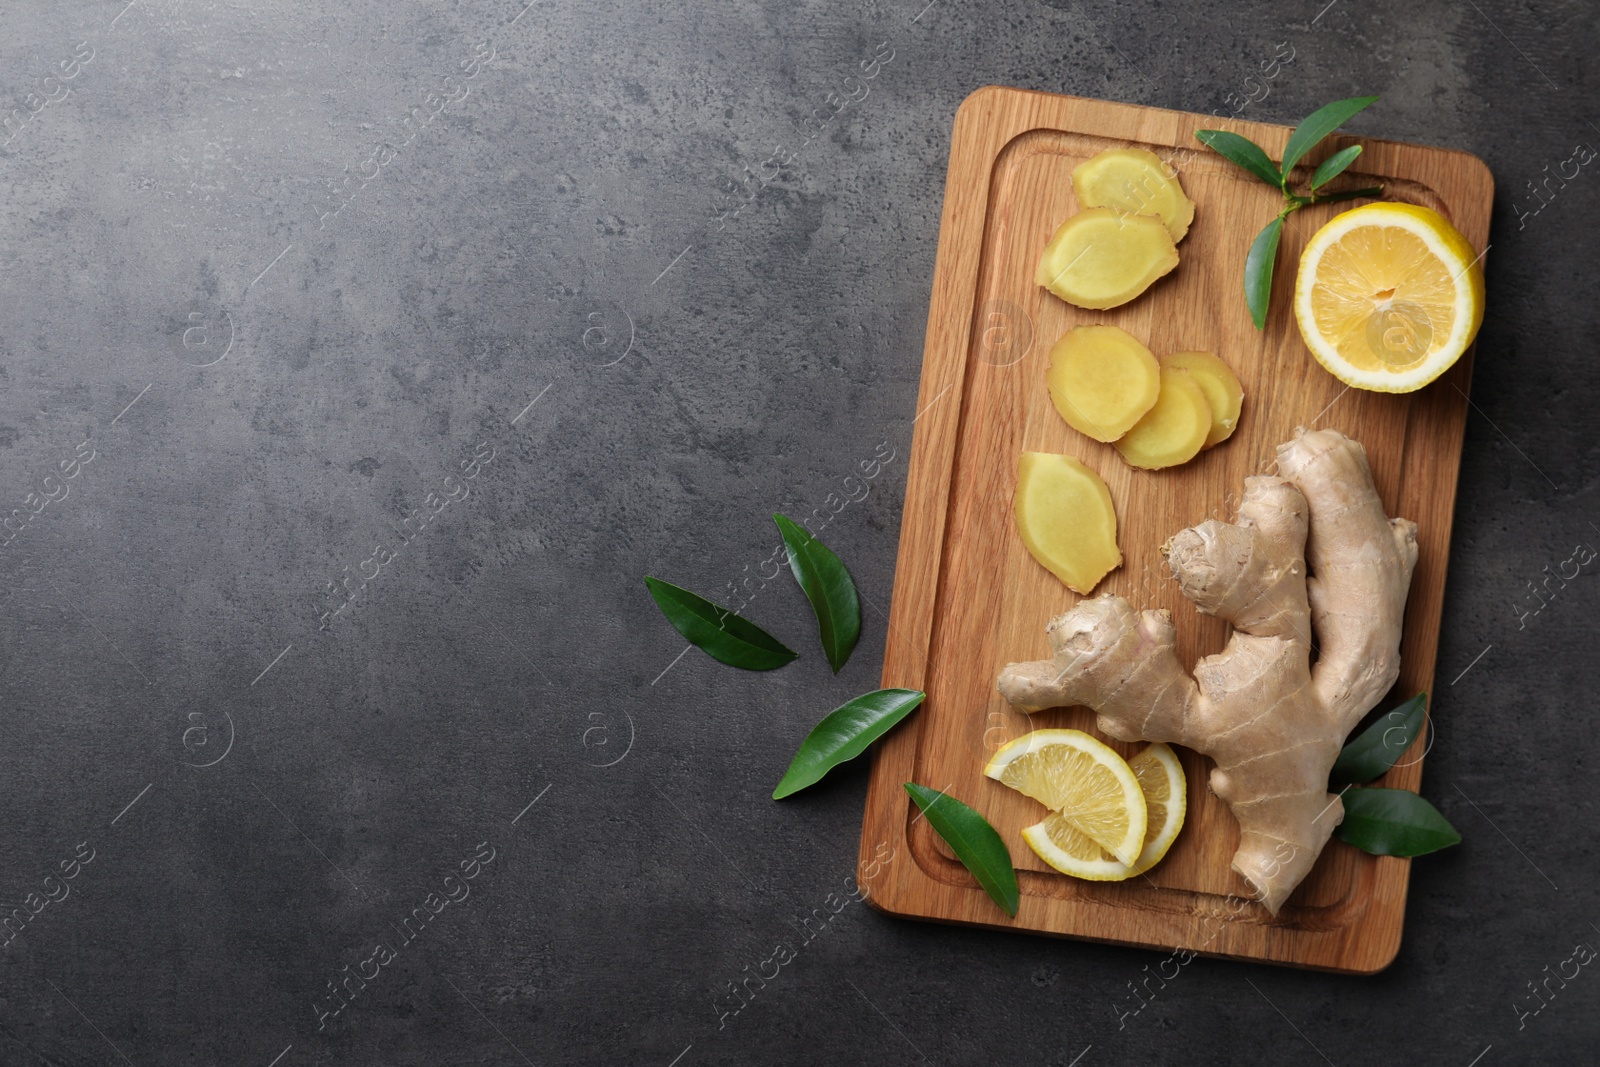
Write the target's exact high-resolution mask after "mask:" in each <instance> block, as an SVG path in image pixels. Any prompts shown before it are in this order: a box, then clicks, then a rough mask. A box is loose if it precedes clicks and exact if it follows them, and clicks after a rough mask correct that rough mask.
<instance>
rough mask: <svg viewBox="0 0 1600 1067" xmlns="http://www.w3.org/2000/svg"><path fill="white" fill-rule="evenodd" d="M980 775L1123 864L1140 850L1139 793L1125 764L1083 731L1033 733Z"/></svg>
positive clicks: (1141, 805) (996, 757)
mask: <svg viewBox="0 0 1600 1067" xmlns="http://www.w3.org/2000/svg"><path fill="white" fill-rule="evenodd" d="M983 773H984V774H986V775H988V776H989V777H990V778H993V779H995V780H996V781H997V782H1000V783H1001V784H1003V785H1008V786H1010V787H1011V788H1012V789H1015V790H1016V791H1017V792H1019V793H1023V794H1026V795H1027V796H1030V797H1032V798H1033V799H1035V800H1037V801H1038V802H1039V803H1041V804H1043V805H1044V806H1045V807H1047V808H1049V809H1050V810H1051V811H1053V812H1057V813H1059V814H1060V815H1061V816H1062V817H1063V818H1064V819H1066V821H1067V822H1069V823H1071V824H1072V826H1073V828H1074V829H1076V830H1077V831H1078V832H1079V833H1081V834H1084V835H1086V836H1087V837H1088V838H1089V839H1090V840H1092V841H1094V842H1095V843H1096V844H1097V845H1099V846H1100V847H1102V848H1104V849H1105V850H1106V851H1107V852H1109V853H1111V854H1112V855H1113V856H1115V857H1116V858H1117V859H1119V860H1121V861H1123V862H1124V863H1128V864H1132V863H1133V862H1134V861H1135V860H1136V859H1138V857H1139V852H1140V850H1141V849H1142V848H1143V847H1144V832H1145V826H1146V818H1147V816H1146V810H1145V802H1144V790H1143V789H1141V788H1140V786H1139V779H1138V778H1137V777H1136V776H1135V775H1134V773H1133V769H1132V768H1131V767H1129V766H1128V761H1127V760H1125V759H1123V758H1122V757H1121V756H1119V755H1117V754H1116V753H1115V752H1113V751H1112V750H1111V749H1110V748H1108V747H1107V746H1106V745H1105V744H1104V743H1103V742H1101V741H1096V740H1095V739H1094V738H1092V737H1090V736H1089V735H1088V734H1086V733H1084V732H1083V731H1082V730H1034V731H1033V732H1032V733H1028V734H1023V735H1022V736H1021V737H1019V738H1017V739H1016V740H1015V741H1012V742H1011V743H1010V744H1008V745H1005V746H1004V747H1002V748H1001V749H1000V750H999V751H997V752H996V753H995V754H994V758H992V759H991V760H990V761H989V765H988V766H987V767H985V768H984V769H983Z"/></svg>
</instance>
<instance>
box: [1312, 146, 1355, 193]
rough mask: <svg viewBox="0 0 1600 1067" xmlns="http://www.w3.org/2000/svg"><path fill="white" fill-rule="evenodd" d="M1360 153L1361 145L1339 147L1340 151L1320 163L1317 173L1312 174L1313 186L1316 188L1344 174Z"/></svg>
mask: <svg viewBox="0 0 1600 1067" xmlns="http://www.w3.org/2000/svg"><path fill="white" fill-rule="evenodd" d="M1360 154H1361V146H1360V145H1358V144H1353V145H1351V146H1350V147H1349V148H1341V149H1339V151H1337V152H1335V153H1334V154H1333V155H1331V156H1329V157H1328V158H1327V159H1324V160H1323V161H1322V162H1321V163H1318V164H1317V170H1316V173H1315V174H1313V175H1311V188H1313V189H1315V188H1317V187H1318V186H1320V185H1322V184H1323V183H1325V182H1330V181H1332V180H1333V179H1335V178H1337V177H1338V176H1339V175H1341V174H1343V173H1344V171H1345V168H1346V167H1348V166H1349V165H1350V164H1352V163H1354V162H1355V161H1356V157H1357V156H1359V155H1360Z"/></svg>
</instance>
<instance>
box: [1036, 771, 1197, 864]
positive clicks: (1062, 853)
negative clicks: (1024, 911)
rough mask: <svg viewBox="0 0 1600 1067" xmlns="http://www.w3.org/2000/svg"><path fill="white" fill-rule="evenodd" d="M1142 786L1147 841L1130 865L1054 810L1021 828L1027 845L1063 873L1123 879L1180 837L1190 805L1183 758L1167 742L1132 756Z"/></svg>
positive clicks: (1151, 861) (1155, 860) (1155, 859)
mask: <svg viewBox="0 0 1600 1067" xmlns="http://www.w3.org/2000/svg"><path fill="white" fill-rule="evenodd" d="M1128 766H1129V768H1130V769H1132V771H1133V773H1134V776H1135V777H1136V778H1137V779H1138V781H1139V786H1140V788H1141V789H1142V790H1143V792H1144V800H1145V810H1146V822H1147V829H1146V831H1145V840H1144V847H1143V848H1142V849H1141V850H1140V851H1139V856H1138V858H1137V859H1136V860H1135V861H1134V862H1133V863H1132V864H1131V865H1130V864H1126V863H1123V862H1122V861H1121V860H1118V859H1117V858H1116V857H1115V856H1113V855H1111V854H1110V853H1109V852H1107V851H1106V850H1105V849H1103V848H1101V847H1100V846H1099V845H1098V844H1096V843H1095V842H1094V841H1093V840H1091V839H1090V838H1089V837H1088V836H1086V835H1084V834H1082V833H1080V832H1079V831H1078V830H1077V829H1075V828H1074V827H1073V825H1072V824H1071V823H1070V822H1068V821H1067V820H1066V819H1065V818H1063V817H1062V816H1060V815H1059V814H1057V813H1055V812H1051V813H1050V814H1049V815H1047V816H1045V818H1044V820H1043V821H1042V822H1039V823H1036V824H1034V825H1033V826H1030V827H1028V828H1026V829H1025V830H1023V831H1022V839H1023V840H1024V841H1026V842H1027V843H1028V847H1029V848H1031V849H1033V851H1034V852H1035V853H1036V854H1037V855H1038V856H1039V858H1040V859H1042V860H1044V861H1045V862H1046V863H1048V864H1050V866H1052V867H1054V868H1055V869H1056V870H1058V871H1060V872H1062V873H1063V874H1070V875H1073V876H1074V877H1077V878H1085V879H1088V880H1090V881H1095V882H1120V881H1122V880H1123V879H1125V878H1131V877H1133V876H1134V875H1136V874H1143V873H1144V872H1145V871H1148V870H1149V869H1150V868H1152V867H1154V866H1155V865H1156V864H1157V863H1160V862H1161V860H1162V858H1163V857H1165V856H1166V854H1167V850H1168V849H1170V848H1171V847H1172V843H1173V842H1174V841H1176V840H1177V839H1178V831H1179V830H1181V829H1183V820H1184V816H1185V815H1186V814H1187V809H1188V788H1187V783H1186V781H1185V779H1184V774H1183V764H1182V763H1180V762H1179V761H1178V757H1177V754H1176V753H1174V752H1173V751H1172V749H1170V748H1168V747H1167V746H1166V745H1151V746H1150V747H1149V748H1147V749H1145V750H1144V751H1143V752H1141V753H1139V754H1138V755H1137V756H1135V757H1133V759H1131V760H1129V761H1128Z"/></svg>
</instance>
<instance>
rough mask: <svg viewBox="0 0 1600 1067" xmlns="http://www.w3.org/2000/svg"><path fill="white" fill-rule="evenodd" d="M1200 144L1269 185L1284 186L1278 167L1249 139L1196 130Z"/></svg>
mask: <svg viewBox="0 0 1600 1067" xmlns="http://www.w3.org/2000/svg"><path fill="white" fill-rule="evenodd" d="M1195 136H1196V137H1198V138H1199V139H1200V143H1201V144H1203V145H1205V146H1206V147H1207V148H1210V149H1211V150H1212V151H1214V152H1216V153H1218V154H1219V155H1221V156H1223V157H1224V158H1226V159H1231V160H1233V161H1234V162H1235V163H1237V164H1239V166H1241V167H1243V168H1244V169H1245V170H1247V171H1249V172H1250V173H1251V174H1254V175H1255V176H1256V177H1258V178H1260V179H1261V180H1262V181H1264V182H1266V183H1267V184H1268V185H1282V184H1283V176H1282V175H1281V174H1279V173H1278V168H1277V165H1276V164H1274V163H1273V162H1272V159H1271V158H1270V157H1269V156H1268V155H1267V154H1266V153H1265V152H1263V151H1262V150H1261V146H1260V145H1258V144H1256V143H1255V142H1254V141H1252V140H1250V139H1249V138H1248V137H1241V136H1240V135H1238V134H1237V133H1230V132H1228V131H1227V130H1196V131H1195Z"/></svg>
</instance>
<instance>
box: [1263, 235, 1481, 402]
mask: <svg viewBox="0 0 1600 1067" xmlns="http://www.w3.org/2000/svg"><path fill="white" fill-rule="evenodd" d="M1481 258H1482V257H1480V256H1479V255H1478V254H1477V253H1476V252H1474V251H1473V250H1472V245H1470V244H1468V243H1467V239H1466V238H1465V237H1463V236H1461V234H1460V232H1459V231H1458V230H1456V228H1455V227H1454V226H1452V225H1450V223H1449V222H1448V221H1447V220H1446V219H1445V217H1444V216H1443V215H1440V214H1439V213H1438V212H1437V211H1431V210H1429V209H1428V208H1425V207H1417V206H1416V205H1414V204H1389V203H1383V204H1367V205H1364V206H1362V207H1358V208H1356V209H1354V210H1353V211H1346V212H1343V213H1342V214H1339V215H1335V216H1334V217H1333V219H1332V220H1331V221H1329V222H1328V224H1327V225H1325V226H1323V227H1322V229H1320V230H1318V231H1317V232H1316V234H1315V236H1313V237H1312V238H1311V243H1310V244H1308V245H1307V246H1306V250H1305V252H1304V253H1302V254H1301V256H1300V272H1299V274H1298V276H1297V277H1296V278H1295V285H1294V317H1295V319H1296V321H1298V322H1299V324H1300V334H1301V336H1303V337H1304V338H1305V341H1306V345H1307V346H1308V347H1309V348H1310V349H1311V354H1312V355H1313V356H1315V357H1316V358H1317V362H1319V363H1321V364H1322V365H1323V366H1324V367H1326V368H1327V369H1328V372H1329V373H1330V374H1332V375H1333V376H1334V377H1335V378H1338V379H1339V380H1340V381H1342V382H1344V383H1345V384H1346V385H1351V386H1354V387H1356V388H1357V389H1372V390H1375V391H1377V392H1383V393H1409V392H1411V391H1413V390H1416V389H1421V388H1422V387H1423V386H1424V385H1427V384H1428V383H1429V382H1431V381H1433V380H1434V379H1435V378H1437V377H1438V376H1439V375H1441V374H1443V373H1444V372H1445V371H1446V370H1447V369H1448V368H1449V367H1450V365H1451V364H1452V363H1454V362H1455V361H1456V360H1458V359H1460V358H1461V354H1462V353H1463V352H1465V351H1466V350H1467V346H1468V345H1470V344H1472V339H1473V338H1474V337H1476V336H1477V333H1478V326H1479V325H1480V324H1481V323H1482V322H1483V267H1482V265H1481V264H1480V262H1479V261H1480V259H1481Z"/></svg>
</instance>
